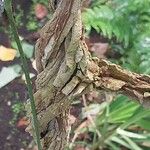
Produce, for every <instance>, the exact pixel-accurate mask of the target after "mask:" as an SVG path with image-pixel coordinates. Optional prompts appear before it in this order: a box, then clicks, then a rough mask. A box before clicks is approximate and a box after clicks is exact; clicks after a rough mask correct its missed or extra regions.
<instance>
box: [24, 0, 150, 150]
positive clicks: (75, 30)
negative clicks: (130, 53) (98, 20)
mask: <svg viewBox="0 0 150 150" xmlns="http://www.w3.org/2000/svg"><path fill="white" fill-rule="evenodd" d="M59 1H60V2H59ZM56 2H57V3H58V2H59V4H57V3H56ZM57 5H58V6H57ZM81 5H82V0H58V1H57V0H56V1H54V0H50V6H51V8H53V10H54V13H53V16H52V18H51V20H50V21H48V22H47V23H46V25H45V26H44V27H43V28H42V29H41V31H40V38H39V39H38V41H37V44H36V48H35V50H36V54H35V57H36V64H37V69H38V76H37V80H36V89H37V91H36V92H35V93H34V98H35V103H36V110H37V117H38V121H39V127H40V135H41V142H42V147H43V150H64V149H65V145H66V142H67V130H66V127H67V113H68V110H69V106H70V104H71V102H72V101H73V100H74V99H75V98H77V97H79V96H80V95H82V94H83V93H86V92H89V91H92V90H93V88H97V89H103V90H105V91H111V92H117V93H122V94H125V95H127V96H130V97H132V98H133V99H137V100H138V102H139V103H140V104H142V105H145V106H149V104H150V77H149V76H148V75H139V74H136V73H132V72H129V71H127V70H124V69H122V68H121V67H120V66H118V65H115V64H112V63H110V62H109V61H107V60H104V59H98V58H96V57H92V56H91V54H90V53H89V51H88V48H87V46H86V43H85V41H84V35H83V27H82V21H81ZM56 7H57V8H56ZM26 109H27V116H28V118H29V120H30V124H29V126H28V127H27V131H28V132H30V133H31V134H32V135H33V136H34V130H33V128H32V119H31V116H32V115H31V109H30V104H29V102H27V104H26Z"/></svg>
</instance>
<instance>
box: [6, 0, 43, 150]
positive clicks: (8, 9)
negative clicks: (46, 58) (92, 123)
mask: <svg viewBox="0 0 150 150" xmlns="http://www.w3.org/2000/svg"><path fill="white" fill-rule="evenodd" d="M5 10H6V12H7V16H8V19H9V22H10V25H11V29H12V32H13V36H14V39H15V41H16V43H17V46H18V50H19V53H20V57H21V61H22V68H23V71H24V74H25V77H26V82H27V89H28V94H29V98H30V103H31V110H32V117H33V124H34V128H35V134H36V141H37V146H38V150H42V147H41V143H40V134H39V127H38V120H37V116H36V108H35V102H34V97H33V92H32V84H31V80H30V76H29V71H28V65H27V61H26V57H25V55H24V52H23V49H22V45H21V42H20V39H19V36H18V31H17V28H16V25H15V20H14V17H13V12H12V0H5Z"/></svg>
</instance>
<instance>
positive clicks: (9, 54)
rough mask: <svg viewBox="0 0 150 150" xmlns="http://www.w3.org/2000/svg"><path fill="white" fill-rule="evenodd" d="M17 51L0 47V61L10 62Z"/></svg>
mask: <svg viewBox="0 0 150 150" xmlns="http://www.w3.org/2000/svg"><path fill="white" fill-rule="evenodd" d="M16 54H17V51H16V50H15V49H12V48H6V47H4V46H2V45H1V46H0V60H1V61H10V60H13V59H14V58H15V56H16Z"/></svg>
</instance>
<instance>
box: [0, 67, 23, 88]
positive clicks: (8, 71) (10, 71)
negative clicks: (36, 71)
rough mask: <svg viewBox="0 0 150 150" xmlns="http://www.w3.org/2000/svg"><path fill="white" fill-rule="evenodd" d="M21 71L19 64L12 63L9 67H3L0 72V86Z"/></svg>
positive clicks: (17, 75)
mask: <svg viewBox="0 0 150 150" xmlns="http://www.w3.org/2000/svg"><path fill="white" fill-rule="evenodd" d="M20 71H21V66H20V65H13V66H9V67H3V68H2V70H1V72H0V79H1V81H0V88H2V87H3V86H5V85H7V84H8V83H9V82H11V81H12V80H14V79H15V78H17V77H19V76H20V75H21V74H20Z"/></svg>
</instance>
